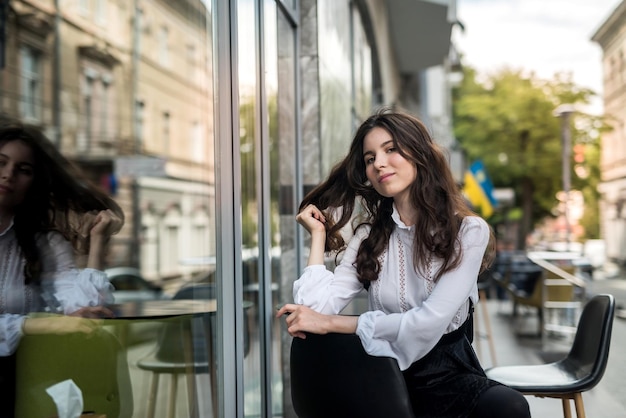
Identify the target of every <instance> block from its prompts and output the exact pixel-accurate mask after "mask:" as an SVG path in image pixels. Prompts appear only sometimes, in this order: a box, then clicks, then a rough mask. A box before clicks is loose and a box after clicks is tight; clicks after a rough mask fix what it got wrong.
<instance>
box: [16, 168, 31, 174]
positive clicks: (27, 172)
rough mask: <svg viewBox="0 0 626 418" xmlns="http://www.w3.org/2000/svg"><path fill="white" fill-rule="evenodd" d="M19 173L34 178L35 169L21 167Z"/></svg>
mask: <svg viewBox="0 0 626 418" xmlns="http://www.w3.org/2000/svg"><path fill="white" fill-rule="evenodd" d="M18 170H19V172H20V173H22V174H26V175H28V176H32V175H33V169H32V168H30V167H20V168H18Z"/></svg>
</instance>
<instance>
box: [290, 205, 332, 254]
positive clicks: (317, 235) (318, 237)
mask: <svg viewBox="0 0 626 418" xmlns="http://www.w3.org/2000/svg"><path fill="white" fill-rule="evenodd" d="M296 221H298V223H299V224H300V225H302V226H304V228H305V229H306V230H307V231H309V233H310V234H311V252H310V253H309V261H308V263H307V265H309V266H311V265H315V264H324V248H325V247H326V218H325V217H324V214H323V213H322V211H321V210H319V209H318V208H317V207H316V206H315V205H308V206H307V207H305V208H304V209H302V210H301V211H300V213H298V215H297V216H296Z"/></svg>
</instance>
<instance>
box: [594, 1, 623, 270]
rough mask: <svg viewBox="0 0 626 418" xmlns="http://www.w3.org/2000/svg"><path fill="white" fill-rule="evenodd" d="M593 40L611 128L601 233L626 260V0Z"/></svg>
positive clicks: (615, 256)
mask: <svg viewBox="0 0 626 418" xmlns="http://www.w3.org/2000/svg"><path fill="white" fill-rule="evenodd" d="M592 40H593V41H594V42H597V43H598V44H599V45H600V47H601V48H602V52H603V56H602V68H603V80H604V93H603V96H604V112H605V115H606V122H607V123H608V125H609V128H610V129H609V130H608V131H607V132H604V133H602V153H601V156H600V170H601V180H602V182H601V184H600V185H599V189H600V192H601V194H602V197H601V201H600V215H601V218H602V219H601V236H603V237H604V239H605V242H606V255H607V257H608V258H609V259H611V260H612V261H615V262H617V263H619V264H622V265H624V264H626V245H624V244H625V243H626V1H622V2H621V3H620V4H619V5H618V6H617V7H616V8H615V10H614V11H613V12H612V13H611V14H610V16H609V17H608V18H607V19H606V20H605V21H604V22H602V24H601V25H600V27H599V28H598V30H597V31H596V33H595V34H594V35H593V37H592Z"/></svg>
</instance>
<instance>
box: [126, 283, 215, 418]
mask: <svg viewBox="0 0 626 418" xmlns="http://www.w3.org/2000/svg"><path fill="white" fill-rule="evenodd" d="M214 297H215V291H214V287H213V285H200V286H194V287H193V290H192V288H191V287H190V288H182V289H181V290H179V291H178V292H177V293H176V294H175V295H174V297H173V299H192V298H195V299H211V298H214ZM212 325H213V324H212V318H211V317H210V315H209V314H202V315H200V316H184V317H180V318H171V319H167V320H163V324H162V328H161V330H160V332H159V336H158V340H157V346H156V351H154V352H153V353H150V354H149V355H147V356H146V357H144V358H142V359H140V360H139V361H138V362H137V367H139V368H140V369H142V370H146V371H149V372H151V373H152V377H151V382H150V389H149V394H148V409H147V415H146V416H148V417H154V415H155V412H156V401H157V399H158V391H159V383H160V377H161V375H169V376H170V379H169V381H170V383H169V392H168V403H167V408H168V409H167V416H168V417H175V416H176V399H177V396H178V377H179V376H180V375H184V376H185V377H186V381H187V401H188V408H189V410H188V414H189V416H190V417H194V416H198V411H197V401H196V392H195V388H196V384H195V376H196V375H197V374H203V373H212V372H213V371H211V367H210V358H211V356H212V355H213V352H212V348H213V347H212V344H211V343H210V338H209V335H210V334H209V333H212V332H213V326H212ZM212 382H213V379H212ZM211 386H212V387H211V391H212V392H213V391H215V388H214V387H213V386H214V385H213V384H212V385H211ZM213 399H215V397H213Z"/></svg>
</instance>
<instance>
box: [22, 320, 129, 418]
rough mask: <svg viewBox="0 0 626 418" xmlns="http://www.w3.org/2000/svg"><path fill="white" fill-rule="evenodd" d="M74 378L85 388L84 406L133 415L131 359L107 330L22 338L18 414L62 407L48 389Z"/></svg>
mask: <svg viewBox="0 0 626 418" xmlns="http://www.w3.org/2000/svg"><path fill="white" fill-rule="evenodd" d="M68 379H71V380H72V381H73V382H74V383H75V384H76V386H78V388H79V389H80V390H81V392H82V396H83V410H84V411H94V413H97V414H102V415H106V416H107V417H119V418H131V417H132V416H133V396H132V387H131V380H130V373H129V370H128V362H127V360H126V351H125V350H123V349H122V346H121V344H120V343H119V341H118V339H117V337H116V336H115V335H113V334H112V333H111V332H109V331H108V330H107V329H103V328H101V329H99V330H97V331H96V332H94V333H92V334H89V335H85V334H78V333H77V334H69V335H29V336H24V337H22V340H21V341H20V345H19V347H18V349H17V352H16V382H15V384H16V400H15V416H16V417H52V416H56V415H57V407H56V404H55V403H54V402H53V400H52V398H51V397H50V396H49V395H48V393H47V392H46V389H47V388H48V387H50V386H52V385H54V384H56V383H59V382H62V381H64V380H68Z"/></svg>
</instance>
